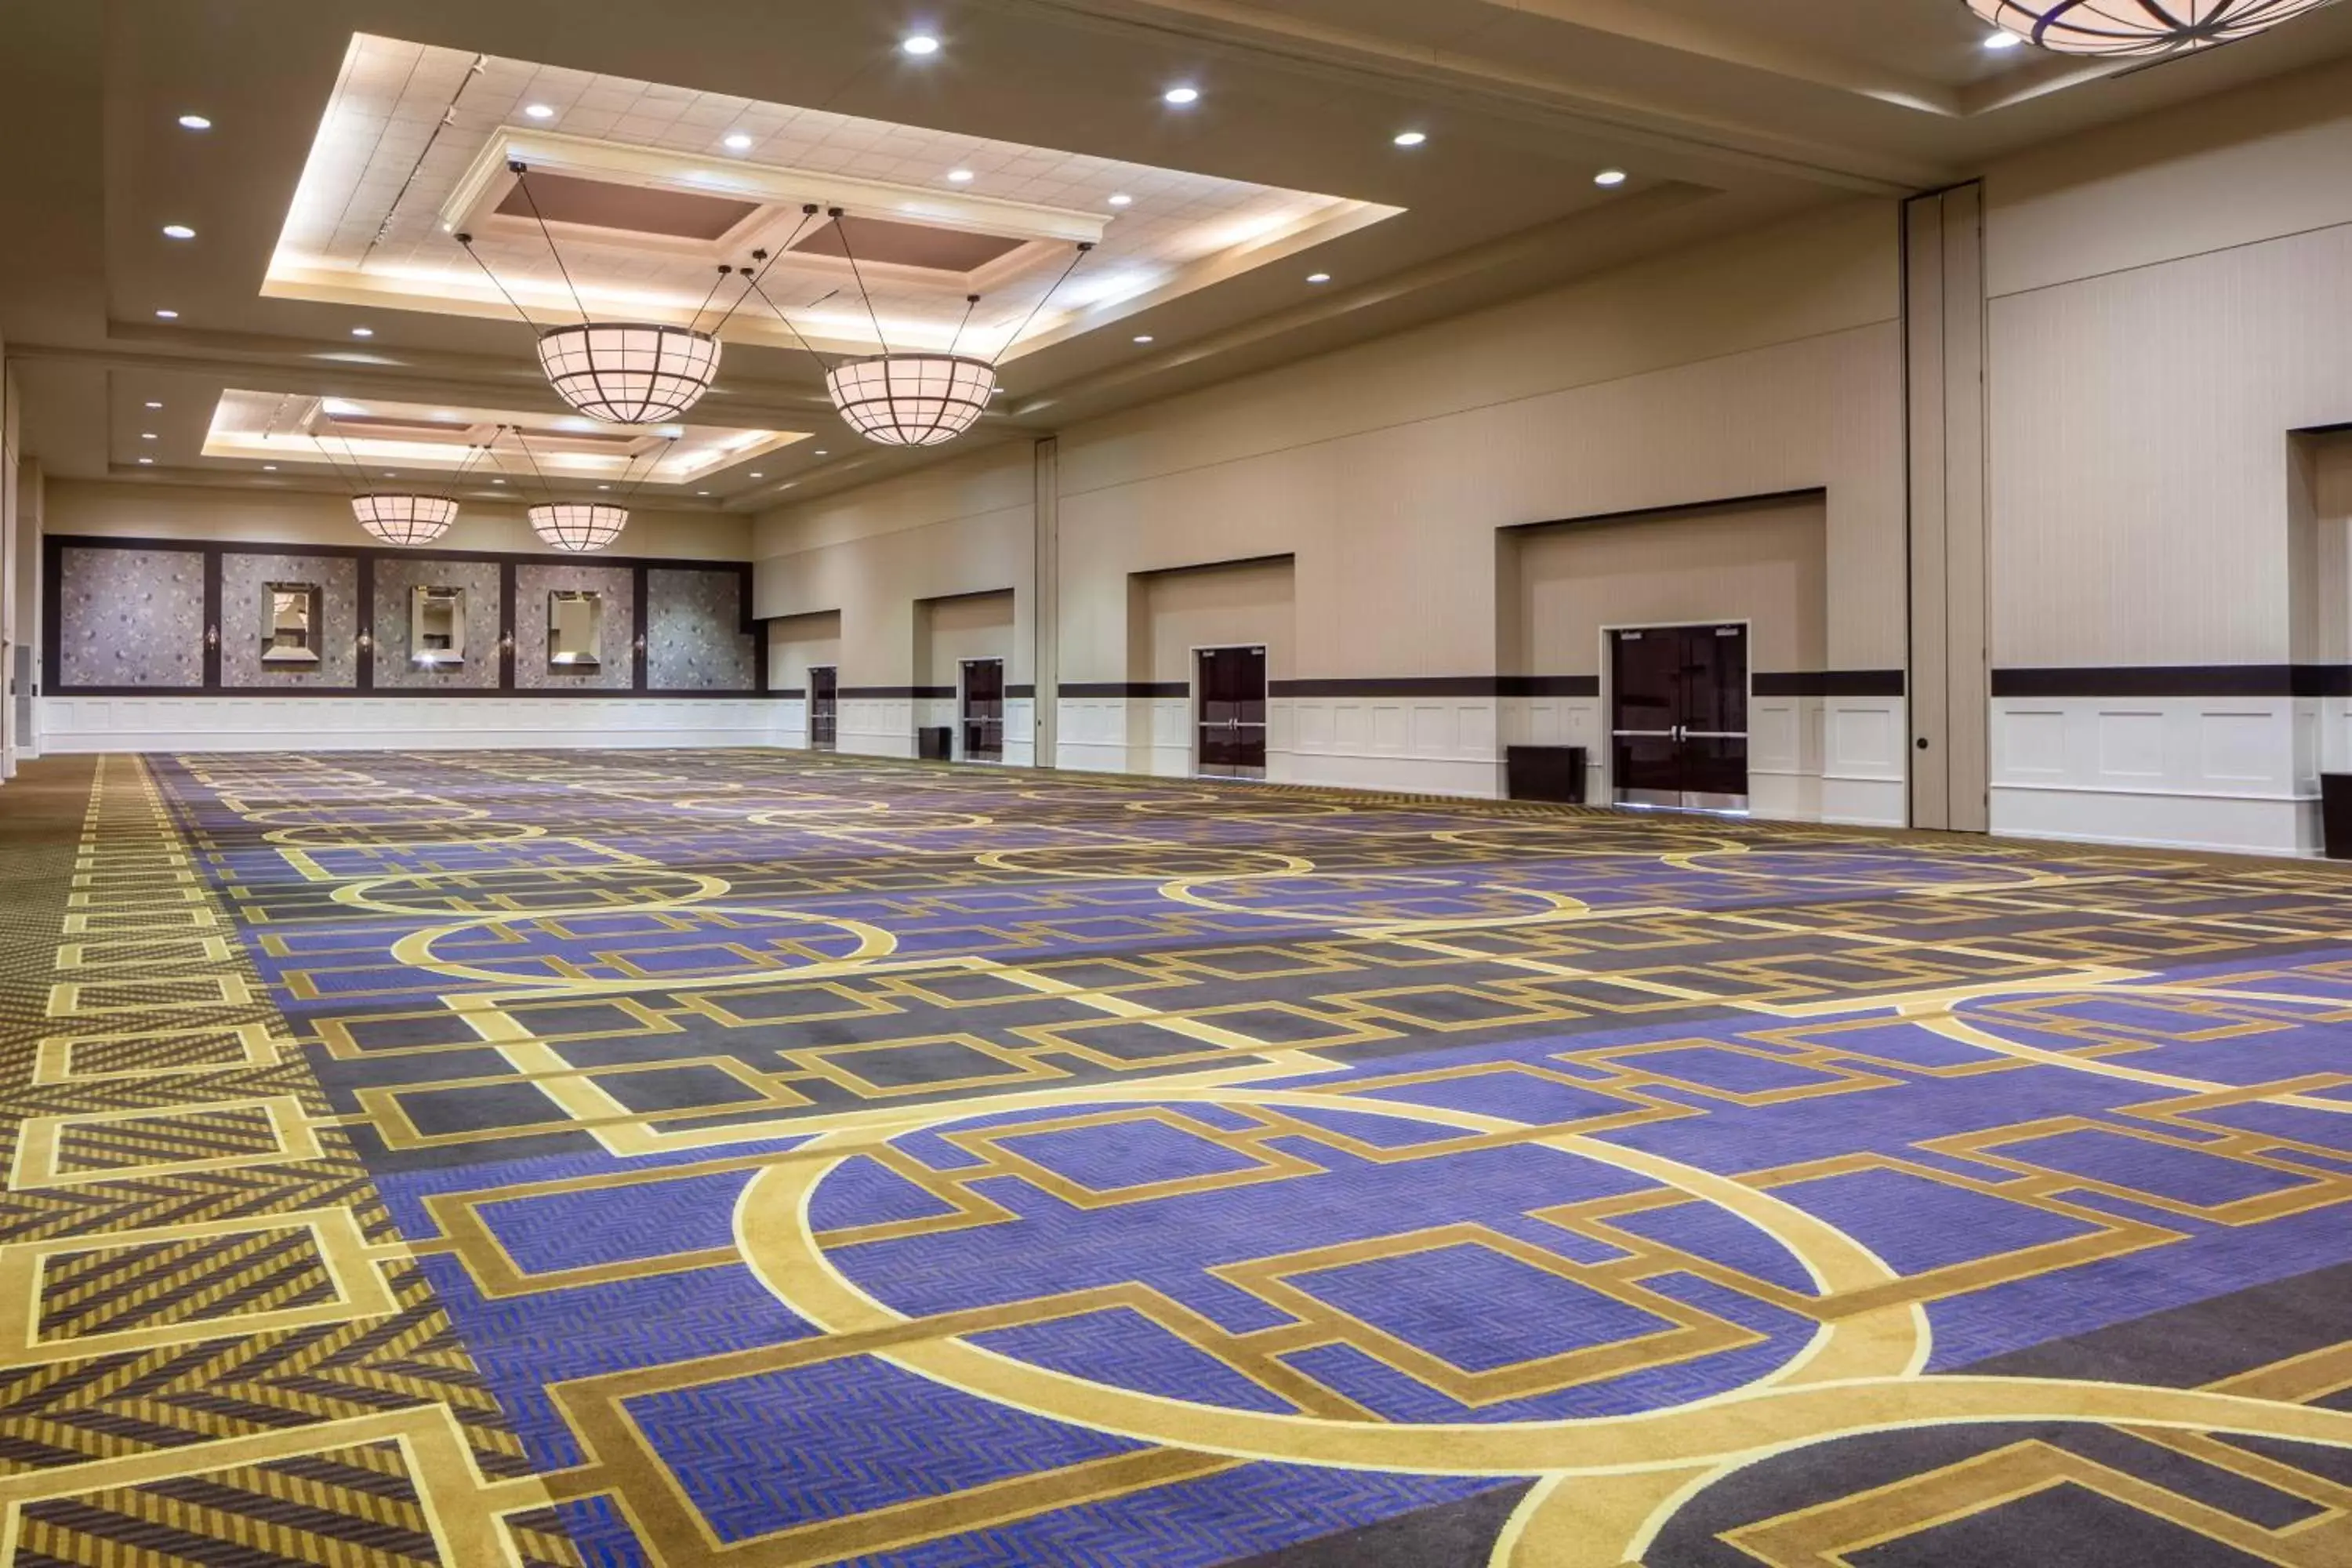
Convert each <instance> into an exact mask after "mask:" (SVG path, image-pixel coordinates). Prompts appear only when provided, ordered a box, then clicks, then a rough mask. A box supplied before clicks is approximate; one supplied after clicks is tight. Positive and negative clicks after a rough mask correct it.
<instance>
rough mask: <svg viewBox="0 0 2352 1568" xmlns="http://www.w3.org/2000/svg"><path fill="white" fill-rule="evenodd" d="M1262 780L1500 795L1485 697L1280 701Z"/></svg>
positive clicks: (1274, 705) (1494, 706)
mask: <svg viewBox="0 0 2352 1568" xmlns="http://www.w3.org/2000/svg"><path fill="white" fill-rule="evenodd" d="M1267 706H1268V708H1269V709H1270V710H1271V711H1270V712H1269V714H1268V725H1267V733H1268V740H1267V751H1268V755H1267V759H1266V776H1267V777H1268V778H1269V779H1277V780H1281V781H1283V782H1285V783H1289V784H1328V785H1333V786H1336V787H1339V788H1344V789H1378V790H1394V791H1398V792H1400V793H1402V794H1406V795H1469V796H1473V797H1476V798H1480V799H1491V798H1493V797H1494V796H1496V795H1499V794H1501V793H1502V774H1501V762H1500V759H1501V756H1502V752H1501V751H1500V749H1499V742H1498V736H1499V735H1500V733H1501V730H1502V724H1503V720H1502V717H1501V713H1500V711H1499V706H1500V705H1499V702H1498V700H1497V699H1495V698H1492V697H1279V698H1276V699H1275V700H1273V701H1272V702H1270V703H1269V704H1267Z"/></svg>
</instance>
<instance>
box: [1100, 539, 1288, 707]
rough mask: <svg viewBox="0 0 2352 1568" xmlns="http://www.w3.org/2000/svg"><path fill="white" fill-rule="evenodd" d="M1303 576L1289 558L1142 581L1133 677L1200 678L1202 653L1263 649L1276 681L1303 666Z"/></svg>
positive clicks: (1137, 591) (1134, 621)
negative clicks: (1299, 599)
mask: <svg viewBox="0 0 2352 1568" xmlns="http://www.w3.org/2000/svg"><path fill="white" fill-rule="evenodd" d="M1296 575H1297V574H1296V572H1295V571H1294V565H1293V563H1292V562H1291V560H1290V559H1289V557H1287V556H1280V557H1276V559H1274V560H1271V561H1242V562H1234V563H1231V564H1226V565H1217V566H1201V567H1194V568H1192V569H1190V570H1186V571H1181V572H1155V573H1152V574H1149V575H1147V576H1141V577H1138V578H1136V579H1135V580H1134V586H1133V597H1134V599H1135V600H1136V601H1137V602H1138V603H1137V610H1136V612H1135V613H1134V614H1133V615H1131V616H1130V617H1129V619H1130V622H1131V625H1130V627H1129V630H1130V633H1131V646H1130V647H1129V656H1128V673H1127V677H1126V678H1127V679H1129V680H1144V681H1185V682H1189V681H1191V680H1192V655H1193V650H1194V649H1195V648H1203V647H1236V646H1239V647H1264V648H1265V673H1266V679H1269V680H1287V679H1290V678H1291V676H1292V675H1293V674H1294V673H1295V671H1296V670H1297V665H1298V650H1297V631H1296V629H1295V627H1296V619H1297V606H1296V588H1295V585H1294V579H1295V577H1296Z"/></svg>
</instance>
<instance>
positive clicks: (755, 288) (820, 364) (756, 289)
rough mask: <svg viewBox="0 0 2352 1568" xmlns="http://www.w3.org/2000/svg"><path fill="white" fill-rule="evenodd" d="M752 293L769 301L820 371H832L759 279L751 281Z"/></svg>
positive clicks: (794, 338)
mask: <svg viewBox="0 0 2352 1568" xmlns="http://www.w3.org/2000/svg"><path fill="white" fill-rule="evenodd" d="M753 254H754V255H757V252H754V253H753ZM743 270H744V271H745V272H746V273H749V272H750V271H751V268H748V267H746V268H743ZM751 292H753V293H754V294H757V295H759V296H760V298H761V299H762V300H766V301H767V305H768V309H770V310H773V311H774V312H775V313H776V320H778V321H782V322H783V324H784V330H785V331H788V332H790V333H792V335H793V342H796V343H798V344H800V346H801V352H802V353H804V354H806V355H808V356H809V358H811V359H813V360H814V361H816V367H817V369H819V370H831V369H832V368H833V367H832V366H831V365H829V364H827V363H824V355H823V354H821V353H817V352H816V350H815V349H814V347H813V346H811V344H810V342H809V341H808V340H807V339H806V338H804V337H803V336H801V330H800V328H798V327H796V326H794V325H793V319H792V318H791V317H790V316H787V315H785V314H784V308H783V307H782V305H779V304H777V303H776V301H775V300H773V299H772V298H771V297H770V295H769V293H768V291H767V290H766V289H762V288H761V287H760V280H759V279H757V278H754V279H751Z"/></svg>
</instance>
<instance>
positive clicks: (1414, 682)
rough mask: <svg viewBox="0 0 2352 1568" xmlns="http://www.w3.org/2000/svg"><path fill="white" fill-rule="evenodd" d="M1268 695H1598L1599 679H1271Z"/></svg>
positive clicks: (1484, 677)
mask: <svg viewBox="0 0 2352 1568" xmlns="http://www.w3.org/2000/svg"><path fill="white" fill-rule="evenodd" d="M1265 690H1266V695H1267V696H1269V697H1598V696H1600V695H1601V678H1600V677H1599V676H1597V675H1374V676H1361V677H1341V678H1336V679H1332V678H1325V679H1316V678H1309V679H1303V680H1269V681H1267V682H1266V683H1265Z"/></svg>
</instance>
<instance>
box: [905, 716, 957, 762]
mask: <svg viewBox="0 0 2352 1568" xmlns="http://www.w3.org/2000/svg"><path fill="white" fill-rule="evenodd" d="M953 734H954V731H952V730H950V728H949V727H948V726H947V725H945V724H929V725H926V726H924V727H923V728H922V729H919V730H917V731H915V755H917V756H919V757H920V758H922V759H923V761H925V762H927V763H944V762H946V761H947V760H948V759H949V758H950V757H951V756H953V755H954V754H955V752H954V749H953V745H954V743H953V742H952V740H951V739H950V737H951V736H952V735H953Z"/></svg>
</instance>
